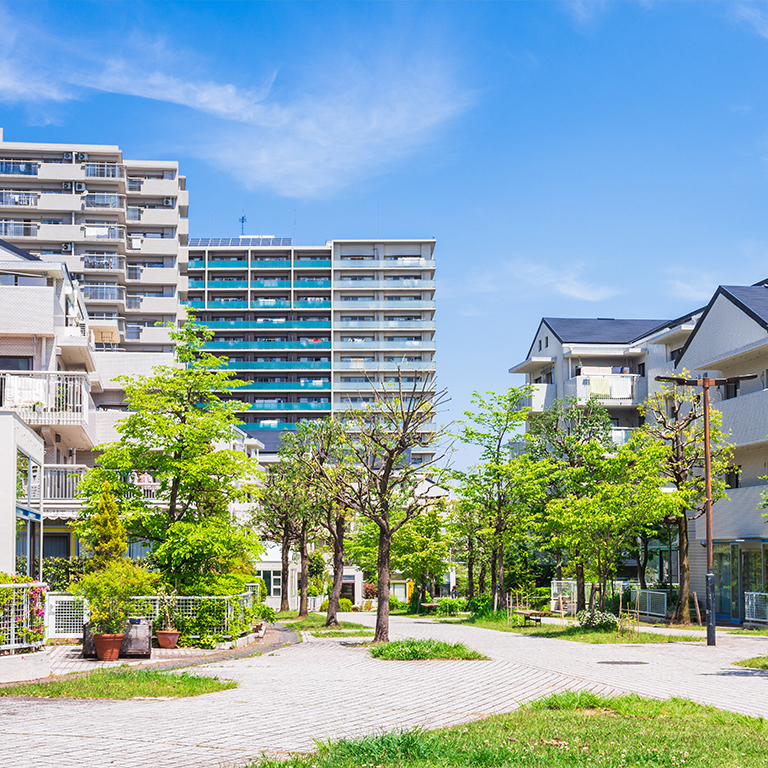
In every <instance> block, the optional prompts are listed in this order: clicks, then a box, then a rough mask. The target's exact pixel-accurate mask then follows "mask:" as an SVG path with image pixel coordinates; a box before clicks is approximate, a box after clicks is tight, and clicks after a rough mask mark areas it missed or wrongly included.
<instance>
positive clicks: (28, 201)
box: [0, 189, 40, 206]
mask: <svg viewBox="0 0 768 768" xmlns="http://www.w3.org/2000/svg"><path fill="white" fill-rule="evenodd" d="M39 199H40V195H38V194H37V193H36V192H13V191H12V190H10V189H4V190H2V191H0V205H26V206H34V205H37V201H38V200H39Z"/></svg>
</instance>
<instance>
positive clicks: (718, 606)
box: [712, 544, 731, 619]
mask: <svg viewBox="0 0 768 768" xmlns="http://www.w3.org/2000/svg"><path fill="white" fill-rule="evenodd" d="M712 549H713V560H714V571H715V616H717V617H719V618H721V619H730V618H731V547H730V545H728V544H715V545H714V547H713V548H712Z"/></svg>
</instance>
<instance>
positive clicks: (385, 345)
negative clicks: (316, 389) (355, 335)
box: [334, 339, 436, 351]
mask: <svg viewBox="0 0 768 768" xmlns="http://www.w3.org/2000/svg"><path fill="white" fill-rule="evenodd" d="M334 348H335V349H337V350H344V351H346V350H356V349H428V350H432V349H435V348H436V344H435V342H434V341H425V340H422V339H419V340H418V341H337V342H335V343H334Z"/></svg>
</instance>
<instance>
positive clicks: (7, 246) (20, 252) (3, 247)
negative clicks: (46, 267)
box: [0, 240, 41, 261]
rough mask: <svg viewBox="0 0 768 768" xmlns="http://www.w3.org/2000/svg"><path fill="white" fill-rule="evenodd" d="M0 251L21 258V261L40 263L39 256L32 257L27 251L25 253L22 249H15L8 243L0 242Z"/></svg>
mask: <svg viewBox="0 0 768 768" xmlns="http://www.w3.org/2000/svg"><path fill="white" fill-rule="evenodd" d="M2 251H9V252H10V253H13V254H15V255H16V256H21V257H22V258H23V259H26V260H27V261H41V258H40V257H39V256H33V255H32V254H31V253H29V251H25V250H23V249H22V248H17V247H16V246H15V245H11V244H10V243H7V242H6V241H5V240H0V252H2Z"/></svg>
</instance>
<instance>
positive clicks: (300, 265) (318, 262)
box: [293, 259, 331, 269]
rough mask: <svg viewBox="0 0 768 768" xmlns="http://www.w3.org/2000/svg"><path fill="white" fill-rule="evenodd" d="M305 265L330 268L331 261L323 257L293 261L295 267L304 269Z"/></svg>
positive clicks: (311, 267) (313, 267)
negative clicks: (324, 259)
mask: <svg viewBox="0 0 768 768" xmlns="http://www.w3.org/2000/svg"><path fill="white" fill-rule="evenodd" d="M305 267H309V268H310V269H315V268H317V267H323V268H325V269H330V267H331V262H330V261H323V260H322V259H296V261H294V262H293V268H294V269H304V268H305Z"/></svg>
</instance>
